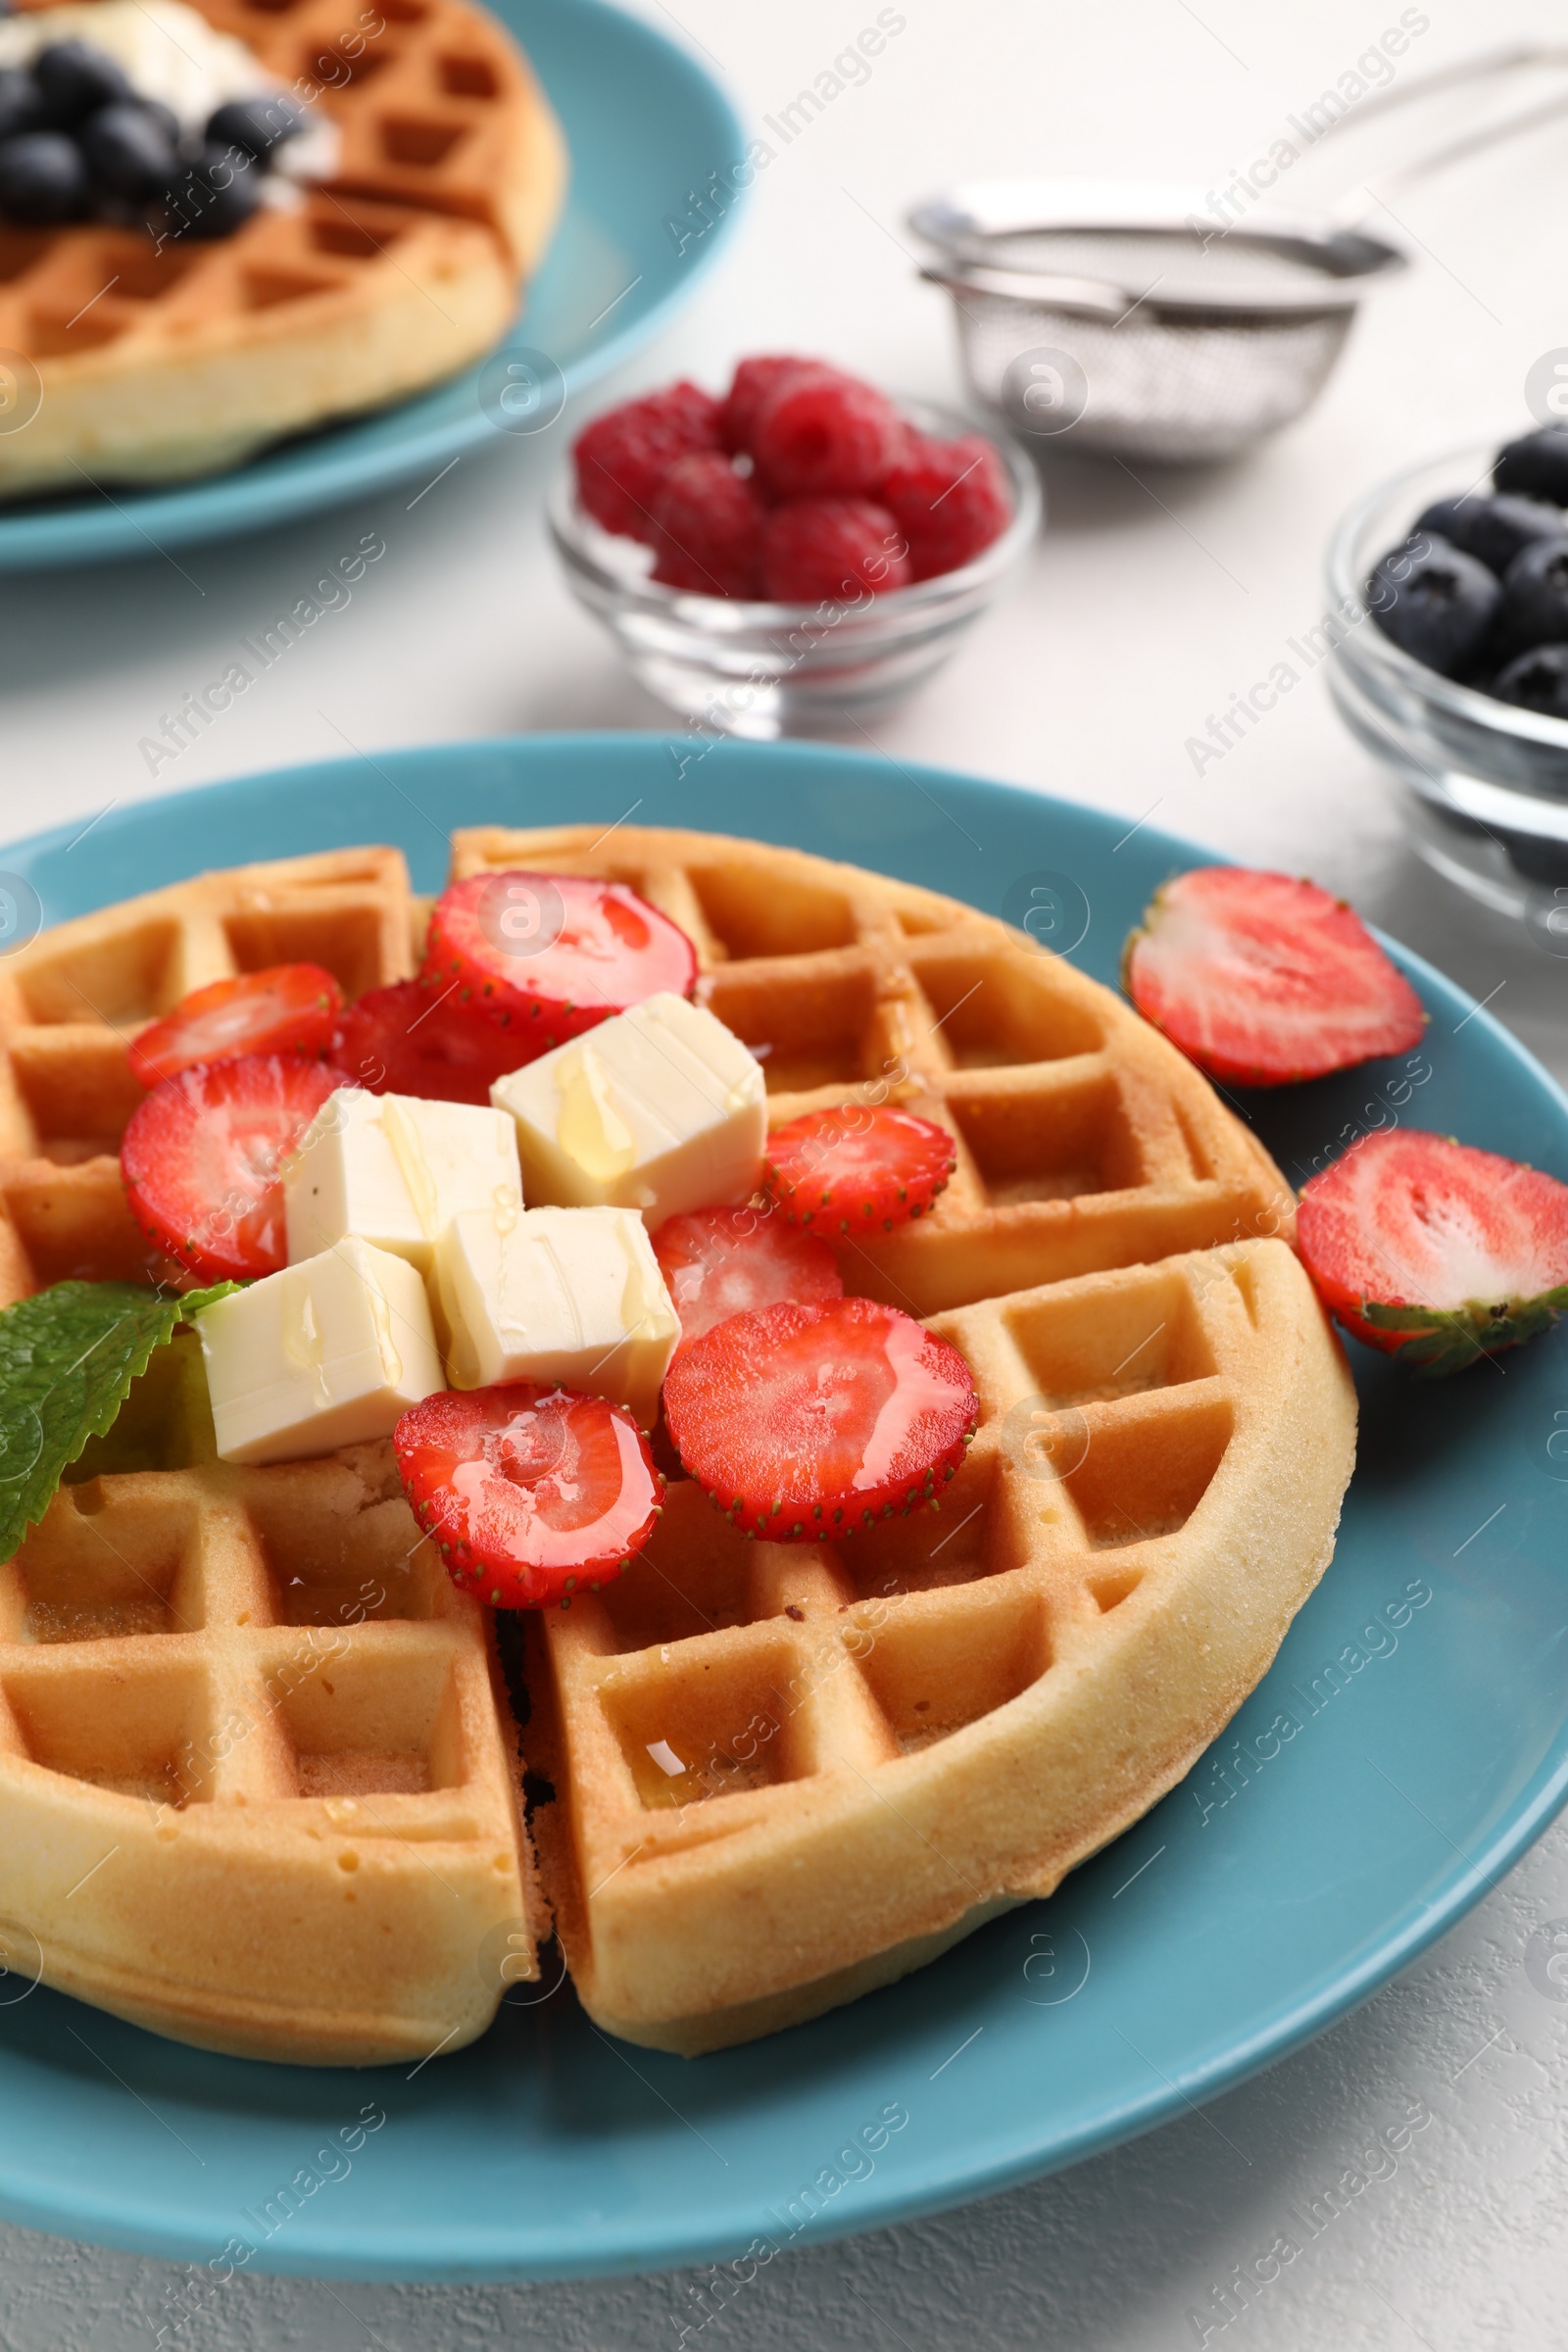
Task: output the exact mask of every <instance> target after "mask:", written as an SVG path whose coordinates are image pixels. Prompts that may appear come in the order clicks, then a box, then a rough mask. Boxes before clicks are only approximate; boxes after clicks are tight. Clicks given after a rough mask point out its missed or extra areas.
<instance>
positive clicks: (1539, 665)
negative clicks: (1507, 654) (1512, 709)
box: [1488, 645, 1568, 718]
mask: <svg viewBox="0 0 1568 2352" xmlns="http://www.w3.org/2000/svg"><path fill="white" fill-rule="evenodd" d="M1488 691H1489V692H1490V693H1492V694H1495V696H1496V698H1497V700H1498V702H1499V703H1517V704H1518V706H1519V708H1520V710H1521V711H1542V712H1543V713H1544V715H1545V716H1546V717H1547V718H1568V645H1537V646H1532V648H1531V650H1530V652H1529V653H1528V654H1520V655H1519V656H1518V657H1517V659H1516V660H1514V661H1512V662H1509V664H1508V666H1507V668H1506V669H1505V670H1502V671H1501V672H1500V673H1499V675H1498V676H1496V677H1495V678H1494V679H1493V681H1492V685H1491V687H1490V688H1489V689H1488Z"/></svg>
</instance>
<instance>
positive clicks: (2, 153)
mask: <svg viewBox="0 0 1568 2352" xmlns="http://www.w3.org/2000/svg"><path fill="white" fill-rule="evenodd" d="M91 198H92V184H91V182H90V181H89V179H88V177H87V167H86V165H85V164H84V163H83V162H82V158H81V149H80V148H79V147H78V146H77V145H76V142H75V140H74V139H68V138H67V137H66V135H65V133H64V132H63V131H59V130H25V131H23V132H21V133H20V135H19V136H18V137H16V138H14V139H6V140H5V141H4V142H3V143H0V214H4V216H5V218H6V219H7V220H8V221H21V222H23V224H24V225H25V227H28V228H49V227H54V226H55V225H56V224H57V223H58V222H60V221H80V220H81V219H82V218H83V217H84V216H85V214H86V212H87V210H88V207H89V204H90V202H91Z"/></svg>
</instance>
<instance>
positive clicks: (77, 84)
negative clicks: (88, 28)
mask: <svg viewBox="0 0 1568 2352" xmlns="http://www.w3.org/2000/svg"><path fill="white" fill-rule="evenodd" d="M32 73H33V79H34V80H35V81H36V82H37V84H38V94H39V96H40V98H41V99H42V101H43V111H44V114H45V116H46V117H47V119H48V120H49V121H50V122H51V123H58V124H65V123H79V122H80V121H81V119H82V117H83V115H95V114H96V113H97V112H98V109H99V108H100V107H101V106H113V105H114V104H115V102H116V100H117V99H124V98H134V96H135V94H136V93H135V92H134V90H133V89H132V88H131V86H130V83H129V82H128V80H127V79H126V78H125V74H124V73H123V70H122V68H121V67H119V66H117V65H116V63H115V61H114V59H113V58H112V57H109V56H106V55H105V53H104V51H103V50H102V49H95V48H94V47H93V45H92V43H91V42H90V41H51V42H50V44H49V46H48V48H47V49H40V50H39V52H38V54H37V56H36V57H35V58H34V59H33V61H32Z"/></svg>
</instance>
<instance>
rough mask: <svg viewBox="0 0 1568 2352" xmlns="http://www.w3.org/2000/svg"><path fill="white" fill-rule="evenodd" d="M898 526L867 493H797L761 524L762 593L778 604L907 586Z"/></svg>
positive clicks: (844, 598)
mask: <svg viewBox="0 0 1568 2352" xmlns="http://www.w3.org/2000/svg"><path fill="white" fill-rule="evenodd" d="M912 577H913V574H912V573H911V572H910V569H909V563H908V558H907V555H906V553H905V550H904V541H903V539H902V537H901V536H900V533H899V526H898V524H897V523H896V522H895V521H894V519H893V517H892V515H890V514H889V513H888V511H887V509H886V507H879V506H876V505H874V504H873V502H872V501H871V500H870V499H868V498H797V499H792V500H791V502H790V504H789V505H788V506H784V507H775V509H774V510H773V512H772V514H771V515H769V516H768V517H767V520H766V522H765V523H764V525H763V527H762V594H763V595H764V596H765V597H771V598H773V599H774V600H775V601H776V602H777V603H779V604H784V605H812V604H818V603H821V602H823V601H824V600H825V601H827V602H829V603H833V604H840V603H848V602H855V603H858V601H859V599H858V595H857V593H856V592H857V590H858V589H859V588H869V589H870V590H871V591H872V592H873V594H874V593H875V592H876V591H877V590H878V589H887V588H905V587H907V585H908V583H909V581H910V579H911V578H912Z"/></svg>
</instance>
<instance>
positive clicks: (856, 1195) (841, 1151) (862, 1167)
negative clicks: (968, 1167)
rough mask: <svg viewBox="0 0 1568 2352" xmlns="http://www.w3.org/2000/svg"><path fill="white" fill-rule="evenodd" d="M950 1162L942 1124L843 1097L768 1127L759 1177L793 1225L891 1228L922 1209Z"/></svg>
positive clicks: (832, 1230) (834, 1230) (830, 1230)
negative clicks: (826, 1107)
mask: <svg viewBox="0 0 1568 2352" xmlns="http://www.w3.org/2000/svg"><path fill="white" fill-rule="evenodd" d="M955 1165H956V1161H955V1158H954V1151H953V1138H952V1136H951V1135H950V1134H949V1133H948V1131H947V1129H946V1128H945V1127H938V1126H936V1125H935V1124H934V1122H933V1121H932V1120H930V1119H917V1118H916V1117H915V1116H914V1113H913V1112H912V1111H908V1110H894V1109H892V1108H891V1107H890V1106H889V1105H888V1104H886V1103H879V1104H877V1105H875V1106H873V1105H871V1104H869V1103H837V1104H835V1105H834V1107H833V1108H832V1109H831V1110H808V1111H805V1112H803V1113H802V1115H801V1117H800V1118H798V1119H790V1120H789V1121H788V1122H787V1123H786V1124H785V1125H784V1126H782V1127H775V1128H774V1130H773V1132H772V1134H771V1135H770V1136H769V1137H768V1139H767V1163H766V1173H765V1175H764V1178H763V1181H764V1183H765V1185H766V1187H767V1190H768V1192H769V1193H770V1194H771V1196H772V1198H773V1199H774V1200H775V1201H777V1202H778V1204H779V1206H780V1208H781V1209H782V1210H783V1211H784V1214H785V1215H786V1216H787V1217H788V1218H789V1220H790V1222H791V1224H793V1225H810V1226H813V1227H814V1228H815V1230H816V1231H817V1232H818V1233H823V1234H839V1233H891V1232H892V1230H893V1228H894V1226H895V1225H902V1224H903V1223H904V1222H905V1220H906V1219H907V1218H908V1217H923V1216H924V1215H925V1214H926V1213H927V1211H928V1210H929V1209H930V1206H931V1203H932V1202H933V1201H935V1199H936V1197H937V1195H938V1193H940V1192H941V1191H942V1189H943V1187H944V1185H945V1184H946V1183H947V1181H948V1178H949V1177H950V1176H951V1175H952V1174H953V1170H954V1167H955Z"/></svg>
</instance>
